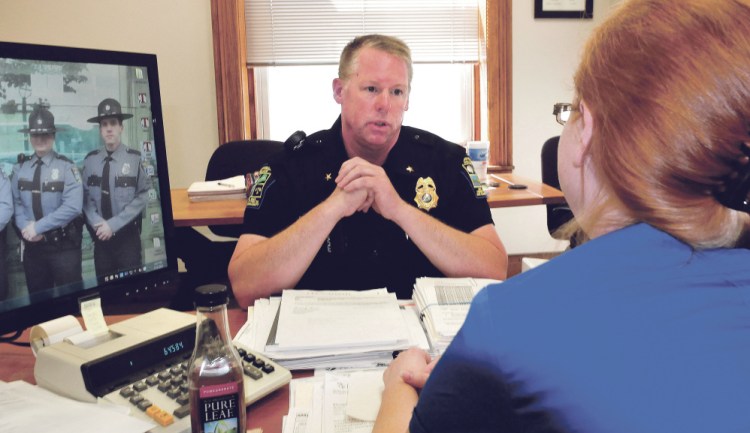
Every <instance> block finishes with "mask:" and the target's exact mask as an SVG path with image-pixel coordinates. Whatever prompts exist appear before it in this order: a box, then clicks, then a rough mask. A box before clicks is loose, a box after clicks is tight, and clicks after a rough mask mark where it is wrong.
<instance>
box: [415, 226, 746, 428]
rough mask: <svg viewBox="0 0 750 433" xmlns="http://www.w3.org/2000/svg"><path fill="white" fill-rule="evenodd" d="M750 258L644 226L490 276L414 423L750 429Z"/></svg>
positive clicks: (741, 252)
mask: <svg viewBox="0 0 750 433" xmlns="http://www.w3.org/2000/svg"><path fill="white" fill-rule="evenodd" d="M748 264H750V250H747V249H739V248H738V249H712V250H702V251H695V250H693V249H692V248H691V247H690V246H689V245H687V244H685V243H682V242H680V241H679V240H677V239H675V238H674V237H672V236H670V235H669V234H667V233H665V232H662V231H659V230H657V229H656V228H654V227H652V226H649V225H646V224H636V225H633V226H630V227H627V228H624V229H620V230H617V231H615V232H612V233H609V234H606V235H604V236H601V237H598V238H596V239H594V240H592V241H590V242H587V243H585V244H583V245H582V246H579V247H576V248H575V249H573V250H571V251H569V252H566V253H565V254H563V255H561V256H559V257H557V258H555V259H553V260H550V261H549V262H548V263H545V264H544V265H542V266H539V267H537V268H534V269H532V270H531V271H528V272H525V273H523V274H521V275H517V276H515V277H513V278H511V279H509V280H507V281H505V282H504V283H502V284H498V285H492V286H489V287H487V288H485V289H483V290H482V291H480V292H479V293H478V294H477V296H476V297H475V299H474V300H473V302H472V305H471V308H470V310H469V314H468V316H467V318H466V321H465V323H464V324H463V327H462V328H461V330H460V331H459V332H458V334H457V335H456V337H455V338H454V339H453V341H452V343H451V344H450V346H449V347H448V349H447V350H446V352H445V353H444V354H443V356H442V357H441V359H440V361H439V362H438V363H437V365H436V366H435V369H434V370H433V372H432V374H431V375H430V378H429V380H428V381H427V384H426V385H425V387H424V389H423V390H422V392H421V393H420V397H419V403H418V404H417V407H416V408H415V410H414V414H413V416H412V420H411V425H410V427H409V431H410V432H412V433H421V432H433V433H436V432H513V433H515V432H526V433H531V432H533V433H540V432H546V433H552V432H556V433H557V432H566V433H572V432H576V433H604V432H606V433H677V432H679V433H718V432H722V433H724V432H726V433H728V432H737V433H739V432H750V410H748V408H750V266H748Z"/></svg>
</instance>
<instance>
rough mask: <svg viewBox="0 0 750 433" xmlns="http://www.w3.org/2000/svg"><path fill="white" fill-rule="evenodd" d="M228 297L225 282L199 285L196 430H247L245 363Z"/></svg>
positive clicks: (193, 386) (193, 363)
mask: <svg viewBox="0 0 750 433" xmlns="http://www.w3.org/2000/svg"><path fill="white" fill-rule="evenodd" d="M227 301H228V295H227V287H226V286H224V285H222V284H209V285H205V286H200V287H198V288H196V289H195V308H196V316H197V320H198V325H197V329H196V332H195V349H194V350H193V356H192V358H191V359H190V369H189V373H188V386H189V396H190V421H191V425H192V430H193V433H213V432H227V433H232V432H234V433H244V432H245V431H246V428H245V422H246V420H247V415H246V412H245V392H244V387H243V381H242V363H241V361H240V357H239V355H238V354H237V350H236V349H235V348H234V346H233V345H232V341H231V337H230V334H229V320H228V318H227Z"/></svg>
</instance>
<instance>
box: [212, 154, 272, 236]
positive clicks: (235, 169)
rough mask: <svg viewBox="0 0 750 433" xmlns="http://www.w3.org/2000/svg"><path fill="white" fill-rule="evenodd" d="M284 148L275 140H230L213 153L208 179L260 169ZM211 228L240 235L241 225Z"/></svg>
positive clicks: (215, 230) (225, 234) (216, 231)
mask: <svg viewBox="0 0 750 433" xmlns="http://www.w3.org/2000/svg"><path fill="white" fill-rule="evenodd" d="M283 150H284V143H282V142H280V141H273V140H239V141H230V142H227V143H224V144H222V145H221V146H219V147H218V148H217V149H216V150H215V151H214V153H213V155H211V159H209V161H208V167H207V168H206V180H219V179H226V178H228V177H232V176H237V175H240V174H241V175H245V174H247V173H252V172H254V171H256V170H258V169H260V168H261V167H262V166H263V164H265V163H267V162H269V160H270V159H271V157H273V156H274V155H275V154H277V153H280V152H282V151H283ZM209 229H210V230H211V231H212V232H213V233H215V234H217V235H219V236H227V237H234V238H236V237H239V236H240V235H241V234H242V226H241V225H213V226H209Z"/></svg>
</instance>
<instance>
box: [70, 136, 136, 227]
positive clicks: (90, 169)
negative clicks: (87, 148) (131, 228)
mask: <svg viewBox="0 0 750 433" xmlns="http://www.w3.org/2000/svg"><path fill="white" fill-rule="evenodd" d="M107 156H108V152H107V151H106V150H105V149H104V148H101V149H97V150H94V151H91V152H90V153H89V154H88V155H86V159H85V160H84V162H83V181H84V182H85V183H86V188H85V203H84V206H83V212H84V213H85V214H86V221H87V222H88V224H90V225H91V226H95V225H97V224H99V223H101V222H103V221H104V218H103V217H102V188H101V186H102V171H103V170H104V162H105V158H107ZM109 156H110V157H111V158H112V161H110V163H109V177H110V196H111V200H112V218H110V219H109V220H107V223H108V224H109V227H110V228H111V229H112V231H114V232H117V231H118V230H120V229H121V228H122V227H124V226H125V225H127V224H128V223H130V222H131V221H133V220H134V219H135V218H136V217H138V218H140V217H141V212H143V209H145V208H146V204H147V203H148V189H149V186H150V183H149V178H148V176H147V175H146V173H145V171H144V170H143V166H142V165H141V152H139V151H137V150H134V149H130V148H129V147H127V146H126V145H125V144H124V143H120V145H119V146H118V147H117V149H116V150H115V151H114V152H112V154H111V155H109Z"/></svg>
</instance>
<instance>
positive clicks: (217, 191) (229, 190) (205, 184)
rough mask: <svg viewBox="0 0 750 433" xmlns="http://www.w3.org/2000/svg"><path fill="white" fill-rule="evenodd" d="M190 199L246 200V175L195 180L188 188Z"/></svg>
mask: <svg viewBox="0 0 750 433" xmlns="http://www.w3.org/2000/svg"><path fill="white" fill-rule="evenodd" d="M187 193H188V198H189V199H190V201H211V200H236V199H241V200H244V199H245V198H246V197H247V196H246V193H245V176H242V175H239V176H234V177H230V178H228V179H221V180H207V181H201V182H193V183H192V184H191V185H190V188H188V190H187Z"/></svg>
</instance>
